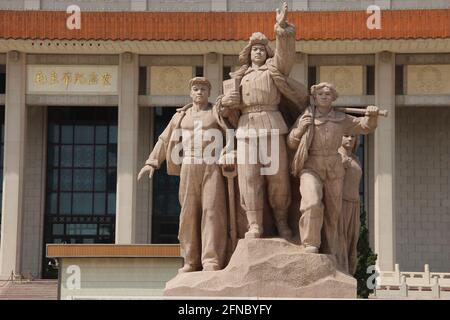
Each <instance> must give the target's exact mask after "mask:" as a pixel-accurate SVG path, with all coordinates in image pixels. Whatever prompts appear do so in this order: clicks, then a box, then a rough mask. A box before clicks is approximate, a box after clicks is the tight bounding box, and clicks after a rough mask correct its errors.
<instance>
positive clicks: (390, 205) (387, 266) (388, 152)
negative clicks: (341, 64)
mask: <svg viewBox="0 0 450 320" xmlns="http://www.w3.org/2000/svg"><path fill="white" fill-rule="evenodd" d="M375 104H376V105H377V106H380V107H381V108H383V109H386V110H388V111H389V117H388V118H380V119H379V125H378V129H377V130H376V133H375V138H374V178H375V186H374V215H375V219H374V222H375V226H374V227H375V252H376V253H377V254H378V259H377V264H378V266H379V267H380V269H381V270H382V271H392V270H394V264H395V226H394V221H395V220H394V212H395V211H394V210H395V54H393V53H391V52H380V53H377V54H376V58H375Z"/></svg>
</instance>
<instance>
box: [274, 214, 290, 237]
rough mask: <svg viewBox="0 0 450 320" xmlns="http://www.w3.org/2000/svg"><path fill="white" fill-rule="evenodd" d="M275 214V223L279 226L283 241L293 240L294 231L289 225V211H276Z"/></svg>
mask: <svg viewBox="0 0 450 320" xmlns="http://www.w3.org/2000/svg"><path fill="white" fill-rule="evenodd" d="M274 214H275V223H276V225H277V229H278V234H279V235H280V237H281V238H283V239H286V240H291V239H292V231H291V228H289V225H288V223H287V216H288V212H287V210H274Z"/></svg>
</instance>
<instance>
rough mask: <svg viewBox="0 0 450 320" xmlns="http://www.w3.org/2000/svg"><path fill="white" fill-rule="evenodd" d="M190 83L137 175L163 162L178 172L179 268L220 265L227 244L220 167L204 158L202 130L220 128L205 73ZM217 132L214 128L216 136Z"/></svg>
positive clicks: (206, 145)
mask: <svg viewBox="0 0 450 320" xmlns="http://www.w3.org/2000/svg"><path fill="white" fill-rule="evenodd" d="M189 85H190V88H191V92H190V96H191V98H192V103H190V104H188V105H186V106H184V107H183V108H181V109H178V110H177V112H176V113H175V115H174V116H173V118H172V120H171V121H170V123H169V125H168V126H167V128H166V129H165V130H164V132H163V133H162V134H161V136H160V137H159V139H158V142H157V143H156V145H155V147H154V148H153V151H152V153H151V154H150V156H149V157H148V160H147V161H146V162H145V166H144V167H143V168H142V170H141V172H140V173H139V176H138V179H141V178H142V177H143V176H144V175H148V176H149V177H150V179H151V178H152V176H153V173H154V171H155V170H156V169H159V168H160V166H161V164H162V163H163V162H164V161H166V163H167V172H168V174H169V175H178V176H180V191H179V200H180V204H181V215H180V229H179V234H178V239H179V241H180V247H181V255H182V257H183V258H184V266H183V268H181V269H180V273H184V272H192V271H201V270H203V271H215V270H220V269H222V268H223V267H224V264H225V262H226V261H225V260H226V245H227V209H226V199H225V181H224V177H223V175H222V169H221V167H220V166H219V165H218V164H217V161H215V159H214V158H213V159H206V158H205V154H206V153H205V152H206V151H207V148H209V145H210V144H211V143H212V142H211V141H209V139H205V138H204V135H205V134H207V133H214V132H217V131H218V130H220V129H221V128H220V127H219V125H218V123H217V121H216V118H215V116H214V113H213V106H212V104H210V103H209V102H208V98H209V96H210V91H211V84H210V82H209V81H208V80H207V79H206V78H202V77H196V78H194V79H192V80H191V81H190V83H189ZM198 137H200V139H198ZM221 137H222V135H221V132H220V131H219V135H218V137H216V139H221ZM216 142H217V141H216ZM180 146H181V147H182V148H179V147H180ZM180 153H181V154H182V155H181V156H180ZM180 157H181V158H180ZM208 160H211V161H208Z"/></svg>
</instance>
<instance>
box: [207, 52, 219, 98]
mask: <svg viewBox="0 0 450 320" xmlns="http://www.w3.org/2000/svg"><path fill="white" fill-rule="evenodd" d="M203 65H204V75H205V77H206V78H207V79H208V80H209V81H210V82H211V86H212V88H211V96H210V98H209V101H210V102H214V101H216V99H217V97H218V96H219V95H221V94H222V84H223V55H221V54H218V53H215V52H212V53H208V54H205V57H204V62H203Z"/></svg>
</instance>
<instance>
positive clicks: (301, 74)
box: [291, 52, 308, 87]
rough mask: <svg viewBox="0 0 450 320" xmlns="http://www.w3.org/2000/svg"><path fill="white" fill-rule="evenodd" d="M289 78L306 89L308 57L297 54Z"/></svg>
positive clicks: (303, 54)
mask: <svg viewBox="0 0 450 320" xmlns="http://www.w3.org/2000/svg"><path fill="white" fill-rule="evenodd" d="M291 77H292V78H293V79H295V80H297V81H299V82H301V83H303V84H304V85H305V86H306V87H308V55H307V54H306V53H300V52H297V54H296V56H295V63H294V66H293V68H292V71H291Z"/></svg>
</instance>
